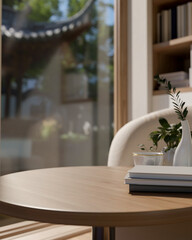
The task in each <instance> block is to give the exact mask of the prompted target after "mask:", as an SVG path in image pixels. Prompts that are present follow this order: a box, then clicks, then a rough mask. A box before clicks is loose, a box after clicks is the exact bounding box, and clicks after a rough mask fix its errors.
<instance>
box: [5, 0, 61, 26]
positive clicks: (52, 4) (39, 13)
mask: <svg viewBox="0 0 192 240" xmlns="http://www.w3.org/2000/svg"><path fill="white" fill-rule="evenodd" d="M3 5H7V6H10V7H13V8H14V9H15V10H26V11H29V14H28V15H27V16H28V18H29V19H30V20H32V21H35V22H46V21H49V19H50V17H51V16H53V15H57V16H60V15H61V12H60V11H59V9H58V7H59V0H13V1H12V0H3Z"/></svg>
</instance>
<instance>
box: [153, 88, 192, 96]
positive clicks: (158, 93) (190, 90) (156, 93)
mask: <svg viewBox="0 0 192 240" xmlns="http://www.w3.org/2000/svg"><path fill="white" fill-rule="evenodd" d="M177 90H178V91H181V93H183V92H192V87H183V88H177ZM163 94H167V91H166V90H154V91H153V96H155V95H163Z"/></svg>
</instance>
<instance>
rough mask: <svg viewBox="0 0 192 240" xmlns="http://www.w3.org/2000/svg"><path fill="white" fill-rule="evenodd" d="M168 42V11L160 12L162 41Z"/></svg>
mask: <svg viewBox="0 0 192 240" xmlns="http://www.w3.org/2000/svg"><path fill="white" fill-rule="evenodd" d="M168 40H169V11H168V10H163V11H162V41H163V42H166V41H168Z"/></svg>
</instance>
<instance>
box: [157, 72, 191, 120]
mask: <svg viewBox="0 0 192 240" xmlns="http://www.w3.org/2000/svg"><path fill="white" fill-rule="evenodd" d="M154 79H155V80H156V81H157V82H158V83H160V84H163V85H165V87H166V88H167V90H168V94H169V96H170V97H171V100H172V103H173V109H174V111H175V113H176V114H177V116H178V119H179V120H181V121H184V120H185V119H186V117H187V114H188V110H187V107H185V102H184V101H182V99H181V98H180V91H178V92H177V89H176V88H175V87H172V85H171V82H170V81H167V79H166V78H160V77H159V75H157V76H155V77H154Z"/></svg>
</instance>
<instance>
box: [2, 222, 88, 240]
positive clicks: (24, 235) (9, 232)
mask: <svg viewBox="0 0 192 240" xmlns="http://www.w3.org/2000/svg"><path fill="white" fill-rule="evenodd" d="M91 238H92V232H91V227H82V226H68V225H55V224H49V223H39V222H34V221H22V222H18V223H14V224H10V225H7V226H3V227H0V239H3V240H34V239H35V240H67V239H68V240H91Z"/></svg>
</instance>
